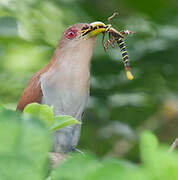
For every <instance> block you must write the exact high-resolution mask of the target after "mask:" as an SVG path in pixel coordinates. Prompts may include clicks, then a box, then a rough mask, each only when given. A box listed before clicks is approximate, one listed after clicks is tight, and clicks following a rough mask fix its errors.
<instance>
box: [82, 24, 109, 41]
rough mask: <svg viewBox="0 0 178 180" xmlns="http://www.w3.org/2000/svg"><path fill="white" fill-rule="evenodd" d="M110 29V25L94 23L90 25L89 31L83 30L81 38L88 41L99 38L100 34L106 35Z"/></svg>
mask: <svg viewBox="0 0 178 180" xmlns="http://www.w3.org/2000/svg"><path fill="white" fill-rule="evenodd" d="M110 27H111V25H110V24H108V25H105V24H104V23H102V22H93V23H91V24H89V26H88V28H87V29H85V30H81V36H83V37H84V38H87V39H88V38H91V37H94V36H97V35H99V34H100V33H104V32H106V31H108V29H109V28H110Z"/></svg>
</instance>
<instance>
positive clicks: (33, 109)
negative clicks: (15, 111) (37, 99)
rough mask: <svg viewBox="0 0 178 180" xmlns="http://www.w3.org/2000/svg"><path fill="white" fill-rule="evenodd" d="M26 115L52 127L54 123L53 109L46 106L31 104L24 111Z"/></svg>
mask: <svg viewBox="0 0 178 180" xmlns="http://www.w3.org/2000/svg"><path fill="white" fill-rule="evenodd" d="M24 113H25V114H30V115H33V116H36V117H39V118H40V119H42V120H44V122H45V123H47V124H48V126H50V125H51V124H52V122H53V108H52V107H49V106H48V105H46V104H43V105H42V104H38V103H31V104H28V105H27V106H26V107H25V109H24Z"/></svg>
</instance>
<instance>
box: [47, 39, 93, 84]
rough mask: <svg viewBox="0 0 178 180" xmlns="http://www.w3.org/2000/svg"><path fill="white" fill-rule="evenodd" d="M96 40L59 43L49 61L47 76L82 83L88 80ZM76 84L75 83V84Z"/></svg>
mask: <svg viewBox="0 0 178 180" xmlns="http://www.w3.org/2000/svg"><path fill="white" fill-rule="evenodd" d="M95 40H96V38H91V39H88V40H81V41H76V42H73V43H72V44H70V43H68V44H62V43H63V42H59V45H58V46H57V48H56V50H55V52H54V54H53V57H52V59H51V60H50V62H49V64H48V66H49V72H50V73H49V74H53V75H54V72H55V73H56V76H58V77H59V76H60V77H62V78H67V79H68V80H70V79H71V80H74V79H75V78H78V80H80V81H82V80H85V79H86V78H88V75H89V72H90V60H91V57H92V54H93V49H94V44H95ZM76 83H77V82H76Z"/></svg>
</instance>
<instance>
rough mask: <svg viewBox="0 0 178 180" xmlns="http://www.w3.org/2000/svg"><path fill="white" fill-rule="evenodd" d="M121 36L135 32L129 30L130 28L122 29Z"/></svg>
mask: <svg viewBox="0 0 178 180" xmlns="http://www.w3.org/2000/svg"><path fill="white" fill-rule="evenodd" d="M120 33H121V34H122V36H125V35H129V34H135V33H136V32H133V31H130V30H123V31H121V32H120Z"/></svg>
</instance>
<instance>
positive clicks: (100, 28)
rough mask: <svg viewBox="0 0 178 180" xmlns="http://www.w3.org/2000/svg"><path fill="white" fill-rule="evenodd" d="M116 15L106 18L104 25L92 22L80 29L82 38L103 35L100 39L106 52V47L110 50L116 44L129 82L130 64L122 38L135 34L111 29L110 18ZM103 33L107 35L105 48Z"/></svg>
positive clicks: (131, 76)
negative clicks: (106, 22) (106, 21)
mask: <svg viewBox="0 0 178 180" xmlns="http://www.w3.org/2000/svg"><path fill="white" fill-rule="evenodd" d="M117 15H118V13H117V12H116V13H114V14H113V15H112V16H110V17H109V18H108V23H109V24H107V25H105V24H104V23H103V22H93V23H91V24H90V25H89V26H88V25H87V26H85V27H83V28H82V36H85V35H87V36H88V37H89V36H90V35H92V36H93V35H98V34H100V33H103V38H102V44H103V48H104V50H105V51H106V50H107V49H108V46H109V45H111V47H112V48H114V47H115V43H117V44H118V46H119V48H120V51H121V54H122V60H123V63H124V66H125V70H126V75H127V78H128V79H129V80H132V79H133V75H132V73H131V72H130V64H129V56H128V53H127V50H126V45H125V43H124V36H125V35H128V34H135V32H132V31H129V30H123V31H121V32H119V31H117V30H116V29H114V28H113V27H112V25H111V24H110V21H111V19H112V18H114V17H115V16H117ZM105 33H109V40H107V41H106V46H105V42H104V41H105Z"/></svg>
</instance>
